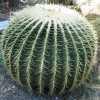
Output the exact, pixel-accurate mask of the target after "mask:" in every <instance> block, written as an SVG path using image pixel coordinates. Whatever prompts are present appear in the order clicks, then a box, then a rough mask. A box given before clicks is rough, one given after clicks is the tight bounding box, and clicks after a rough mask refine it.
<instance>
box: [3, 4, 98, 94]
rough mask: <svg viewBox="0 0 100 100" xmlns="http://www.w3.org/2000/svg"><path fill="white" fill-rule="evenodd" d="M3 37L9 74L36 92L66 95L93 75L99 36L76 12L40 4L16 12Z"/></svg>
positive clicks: (58, 6) (61, 7) (62, 7)
mask: <svg viewBox="0 0 100 100" xmlns="http://www.w3.org/2000/svg"><path fill="white" fill-rule="evenodd" d="M3 34H4V35H3V50H4V59H5V63H6V65H7V67H8V70H9V72H10V73H11V75H12V76H13V78H14V79H15V80H17V81H18V82H19V83H20V84H22V85H23V86H25V87H29V88H30V89H32V90H33V91H35V92H36V93H39V94H49V95H55V94H57V95H59V94H63V93H64V92H65V90H73V89H74V88H75V87H77V86H79V85H80V84H81V83H82V82H84V80H86V79H87V77H88V75H89V73H90V70H91V62H92V61H93V60H94V58H95V51H96V47H97V37H96V34H95V32H94V31H93V29H92V27H91V25H90V24H89V23H88V21H87V20H86V19H85V18H83V17H82V16H81V15H79V14H78V13H77V12H76V11H73V10H71V9H68V8H66V7H64V6H61V5H47V4H45V5H39V4H37V5H36V6H34V7H28V8H25V9H23V10H22V11H19V12H17V13H15V16H14V17H13V18H12V20H11V24H10V25H9V27H8V28H7V29H6V30H5V31H4V33H3Z"/></svg>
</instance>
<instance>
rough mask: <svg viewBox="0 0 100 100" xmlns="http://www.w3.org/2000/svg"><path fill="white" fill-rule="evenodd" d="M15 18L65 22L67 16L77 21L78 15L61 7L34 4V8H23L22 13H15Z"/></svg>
mask: <svg viewBox="0 0 100 100" xmlns="http://www.w3.org/2000/svg"><path fill="white" fill-rule="evenodd" d="M15 16H17V18H18V17H22V16H27V17H33V18H39V19H41V20H43V21H44V19H45V20H60V21H63V22H65V20H68V16H69V17H70V16H71V17H74V18H76V19H77V17H79V14H78V13H77V12H76V11H73V10H71V9H69V8H66V7H65V6H62V5H54V4H50V5H48V4H44V5H42V4H36V5H35V6H34V7H28V9H27V8H24V9H23V10H22V11H19V12H16V13H15Z"/></svg>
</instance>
